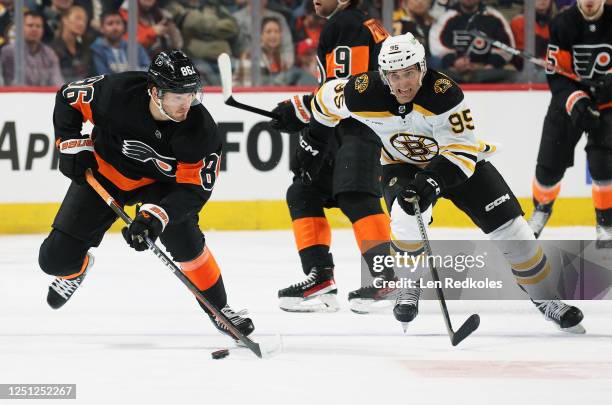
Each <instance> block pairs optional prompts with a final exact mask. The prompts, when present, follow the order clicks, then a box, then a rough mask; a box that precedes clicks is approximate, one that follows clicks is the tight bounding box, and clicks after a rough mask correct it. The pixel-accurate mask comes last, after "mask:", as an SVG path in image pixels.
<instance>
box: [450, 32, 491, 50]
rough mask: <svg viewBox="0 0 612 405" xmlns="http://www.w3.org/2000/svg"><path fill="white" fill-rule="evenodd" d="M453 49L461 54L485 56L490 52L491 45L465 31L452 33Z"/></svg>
mask: <svg viewBox="0 0 612 405" xmlns="http://www.w3.org/2000/svg"><path fill="white" fill-rule="evenodd" d="M453 47H454V48H456V49H457V50H459V51H461V52H465V53H467V54H470V53H473V54H476V55H486V54H488V53H489V51H490V50H491V44H489V43H488V42H487V41H485V40H484V39H482V38H480V37H477V36H474V34H472V33H471V32H470V31H465V30H455V31H453Z"/></svg>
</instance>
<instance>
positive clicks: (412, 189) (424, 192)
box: [397, 172, 441, 215]
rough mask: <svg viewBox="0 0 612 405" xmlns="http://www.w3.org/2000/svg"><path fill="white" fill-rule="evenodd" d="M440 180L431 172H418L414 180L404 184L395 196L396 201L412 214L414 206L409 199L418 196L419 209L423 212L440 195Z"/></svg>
mask: <svg viewBox="0 0 612 405" xmlns="http://www.w3.org/2000/svg"><path fill="white" fill-rule="evenodd" d="M440 193H441V189H440V182H439V181H438V180H436V179H435V178H434V177H433V176H432V175H431V173H427V172H419V173H417V174H416V176H415V177H414V180H413V181H411V182H410V183H409V184H407V185H406V187H405V189H404V191H402V192H401V193H400V194H399V196H398V197H397V202H398V204H399V205H400V207H402V209H403V210H404V211H405V212H406V213H407V214H408V215H414V214H415V213H414V207H413V205H412V201H408V200H411V199H413V198H416V197H418V199H419V209H420V210H421V212H424V211H425V210H426V209H427V208H429V206H430V205H432V204H433V203H435V202H436V200H437V199H438V197H439V196H440Z"/></svg>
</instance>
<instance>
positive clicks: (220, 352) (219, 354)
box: [210, 349, 229, 360]
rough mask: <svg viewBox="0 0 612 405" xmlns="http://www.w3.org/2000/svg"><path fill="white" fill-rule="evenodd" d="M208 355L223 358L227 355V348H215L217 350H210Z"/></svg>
mask: <svg viewBox="0 0 612 405" xmlns="http://www.w3.org/2000/svg"><path fill="white" fill-rule="evenodd" d="M210 355H211V356H212V358H213V359H215V360H217V359H223V358H225V357H227V356H229V350H227V349H221V350H217V351H214V352H212V353H211V354H210Z"/></svg>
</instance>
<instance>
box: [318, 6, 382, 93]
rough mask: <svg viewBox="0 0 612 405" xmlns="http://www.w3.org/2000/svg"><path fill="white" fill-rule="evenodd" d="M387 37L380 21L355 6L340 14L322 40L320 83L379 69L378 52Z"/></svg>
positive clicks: (323, 34) (329, 23)
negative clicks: (369, 16)
mask: <svg viewBox="0 0 612 405" xmlns="http://www.w3.org/2000/svg"><path fill="white" fill-rule="evenodd" d="M388 36H389V33H388V32H387V30H385V28H384V27H383V26H382V25H381V24H380V23H379V22H378V21H377V20H375V19H373V18H368V16H367V15H365V14H364V12H363V11H361V10H359V9H357V8H356V7H354V6H349V7H348V8H346V9H344V10H341V11H338V12H337V13H336V14H334V15H333V16H332V17H331V18H330V19H329V20H328V21H327V23H326V24H325V26H324V27H323V31H322V32H321V36H320V37H319V47H318V49H317V59H318V68H319V84H323V83H325V82H326V81H327V80H331V79H336V78H338V79H342V78H347V77H349V76H351V75H355V74H358V73H363V72H367V71H368V70H376V69H378V52H379V51H380V46H381V44H382V42H383V41H384V40H385V38H387V37H388Z"/></svg>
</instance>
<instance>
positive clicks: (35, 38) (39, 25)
mask: <svg viewBox="0 0 612 405" xmlns="http://www.w3.org/2000/svg"><path fill="white" fill-rule="evenodd" d="M23 36H24V39H25V41H26V42H27V43H32V44H33V43H39V42H40V41H41V39H42V37H43V20H42V18H40V17H33V16H31V15H28V16H26V17H25V18H24V20H23Z"/></svg>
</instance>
